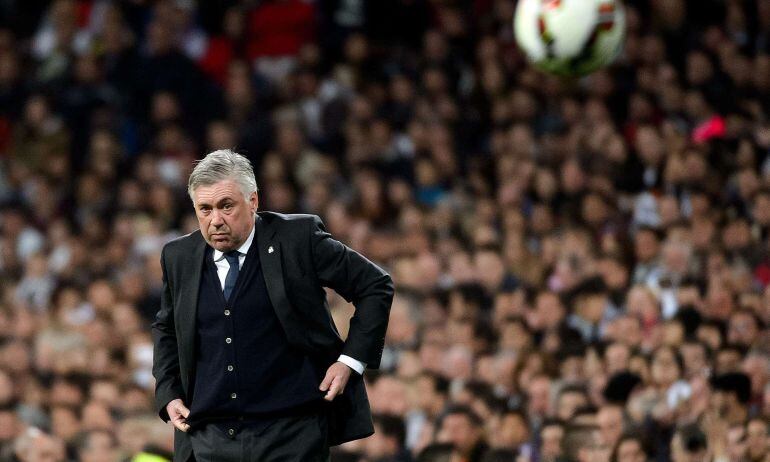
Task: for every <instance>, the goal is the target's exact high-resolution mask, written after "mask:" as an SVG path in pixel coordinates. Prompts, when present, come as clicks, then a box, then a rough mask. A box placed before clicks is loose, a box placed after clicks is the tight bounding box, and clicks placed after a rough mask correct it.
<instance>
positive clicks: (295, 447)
mask: <svg viewBox="0 0 770 462" xmlns="http://www.w3.org/2000/svg"><path fill="white" fill-rule="evenodd" d="M327 435H328V418H327V416H326V414H323V413H321V414H315V413H314V414H310V415H304V416H291V417H281V418H277V419H275V421H274V422H272V423H270V424H269V425H267V426H266V427H265V426H260V427H244V428H242V429H241V430H240V431H238V432H237V433H235V434H234V435H233V436H229V435H228V434H227V431H226V430H224V429H223V428H221V427H220V426H218V425H214V424H207V425H205V426H203V427H201V428H199V429H197V430H194V431H191V432H190V442H191V443H192V448H193V455H194V457H195V461H197V462H257V461H259V462H279V461H286V462H288V461H296V462H328V461H329V445H328V443H327Z"/></svg>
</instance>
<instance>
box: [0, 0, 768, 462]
mask: <svg viewBox="0 0 770 462" xmlns="http://www.w3.org/2000/svg"><path fill="white" fill-rule="evenodd" d="M41 3H42V4H44V7H43V8H42V9H41V6H40V4H41ZM515 3H516V2H515V1H514V0H483V1H464V0H389V1H387V2H377V1H372V2H356V1H343V0H328V1H309V0H308V1H304V0H262V1H227V2H192V1H188V0H158V1H155V2H142V1H136V2H110V1H103V0H54V1H52V2H3V3H2V4H1V5H0V154H1V155H0V276H1V277H0V297H1V298H0V299H1V300H2V302H1V303H0V460H14V461H23V462H32V461H70V460H72V461H83V462H100V461H113V460H136V461H137V462H140V461H142V460H154V459H152V457H169V453H170V452H171V450H172V449H173V446H172V429H171V427H170V426H169V425H167V424H164V423H163V422H162V421H161V420H160V419H159V418H158V416H157V413H156V410H155V409H154V407H153V378H152V375H151V365H152V341H151V338H150V333H149V332H150V330H149V323H150V322H151V321H152V319H153V317H154V315H155V312H156V311H157V309H158V307H159V300H160V295H159V294H160V290H161V270H160V264H159V259H160V250H161V248H162V246H163V244H164V243H165V242H167V241H168V240H170V239H171V238H174V237H176V236H179V235H182V234H185V233H188V232H191V231H194V230H195V229H197V226H198V225H197V222H196V220H195V215H194V212H193V209H192V204H191V202H190V198H189V196H188V194H187V193H188V191H187V189H186V187H187V179H188V177H189V175H190V172H191V171H192V168H193V165H194V164H193V161H194V160H196V159H199V158H201V157H203V155H205V154H206V153H207V152H211V151H213V150H216V149H222V148H232V149H235V150H236V151H237V152H240V153H242V154H244V155H245V156H247V157H248V158H249V159H250V160H251V162H252V164H253V166H254V170H255V172H256V175H257V183H258V185H259V204H260V209H262V210H273V211H277V212H285V213H295V212H302V213H313V214H317V215H319V216H321V217H322V219H323V220H324V222H325V224H326V227H327V229H328V230H329V231H330V232H331V233H332V235H333V236H334V237H335V238H337V239H338V240H340V241H342V242H344V243H346V244H347V245H349V246H350V247H352V248H354V249H356V250H358V251H359V252H361V253H363V254H364V255H366V256H367V257H368V258H370V259H371V260H373V261H375V262H377V263H378V264H380V265H381V266H382V267H383V268H385V269H386V270H387V271H388V272H389V273H390V274H391V275H392V277H393V279H394V281H395V285H396V296H395V299H394V303H393V306H392V310H391V315H390V325H389V329H388V333H387V337H386V346H385V351H384V356H383V360H382V364H381V367H380V368H379V369H378V370H372V369H370V370H367V371H366V372H365V374H364V376H365V380H366V384H367V389H368V393H369V397H370V401H371V407H372V410H373V412H374V425H375V429H376V433H375V435H374V436H372V437H370V438H367V439H363V440H359V441H354V442H351V443H346V444H344V445H342V446H340V447H336V448H333V451H332V460H333V461H356V462H386V461H390V462H406V461H418V462H423V461H424V462H431V461H432V462H437V461H442V462H459V461H466V462H480V461H486V462H493V461H518V462H522V461H531V462H536V461H537V462H539V461H542V462H552V461H600V462H601V461H622V462H632V461H633V462H643V461H647V460H655V461H666V460H673V461H675V462H679V461H696V460H706V459H707V458H710V459H709V460H712V459H713V460H729V461H744V460H748V461H763V460H764V461H767V460H768V455H767V454H768V453H769V452H770V450H769V449H768V444H769V443H768V440H769V437H768V418H770V351H769V350H770V329H769V327H770V288H769V287H768V283H770V156H768V154H770V2H769V1H767V0H753V1H732V0H731V1H726V2H724V1H717V0H699V1H694V0H670V1H663V2H645V1H641V0H628V1H626V2H624V3H625V5H626V14H627V25H628V30H627V34H626V39H625V45H624V50H623V52H622V54H621V55H620V57H619V58H618V60H617V62H616V63H615V64H614V65H613V66H611V67H610V68H608V69H604V70H600V71H598V72H596V73H594V74H592V75H590V76H587V77H584V78H580V79H571V80H562V79H558V78H555V77H552V76H548V75H545V74H542V73H540V72H538V71H537V70H535V69H534V68H533V67H532V66H530V65H529V64H527V62H526V60H525V58H524V57H523V55H522V54H521V52H520V51H519V50H518V49H517V47H516V45H515V43H514V40H513V31H512V21H511V19H512V16H513V12H514V9H515ZM330 306H331V309H332V314H333V316H334V318H335V320H336V321H337V324H338V326H339V327H340V330H341V332H342V333H343V335H344V334H345V331H346V325H347V320H348V319H349V317H350V316H351V314H352V312H353V307H352V306H351V305H349V304H347V303H345V301H344V300H343V299H342V298H340V297H338V296H336V295H335V294H332V293H330ZM143 458H144V459H143Z"/></svg>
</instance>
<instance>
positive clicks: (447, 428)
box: [438, 414, 479, 454]
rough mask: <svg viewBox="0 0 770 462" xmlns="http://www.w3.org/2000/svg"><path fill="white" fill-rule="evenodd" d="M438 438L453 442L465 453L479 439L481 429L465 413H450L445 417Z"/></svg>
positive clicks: (442, 440)
mask: <svg viewBox="0 0 770 462" xmlns="http://www.w3.org/2000/svg"><path fill="white" fill-rule="evenodd" d="M438 439H439V441H440V442H442V443H452V444H454V445H455V447H456V448H457V449H458V450H459V451H460V452H461V453H463V454H468V453H469V452H470V450H471V449H472V448H473V446H474V445H475V444H476V443H477V442H478V440H479V431H478V429H477V428H475V427H474V425H473V424H472V423H471V421H470V419H469V418H468V416H466V415H464V414H449V415H448V416H446V417H445V418H444V422H443V424H442V425H441V430H440V431H439V435H438Z"/></svg>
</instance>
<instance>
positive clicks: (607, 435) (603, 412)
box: [596, 406, 623, 447]
mask: <svg viewBox="0 0 770 462" xmlns="http://www.w3.org/2000/svg"><path fill="white" fill-rule="evenodd" d="M596 423H597V425H598V426H599V436H600V440H601V442H602V443H604V444H605V445H607V446H609V447H613V446H615V443H616V442H617V441H618V439H619V438H620V435H621V434H622V433H623V410H622V409H621V408H620V407H618V406H603V407H602V408H601V409H599V412H598V413H597V414H596Z"/></svg>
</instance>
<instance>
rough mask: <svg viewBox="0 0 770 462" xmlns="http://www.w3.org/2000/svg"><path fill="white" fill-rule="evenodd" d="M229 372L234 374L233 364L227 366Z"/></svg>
mask: <svg viewBox="0 0 770 462" xmlns="http://www.w3.org/2000/svg"><path fill="white" fill-rule="evenodd" d="M227 370H228V371H229V372H232V371H233V365H232V364H230V365H229V366H227Z"/></svg>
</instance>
